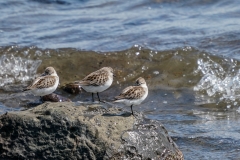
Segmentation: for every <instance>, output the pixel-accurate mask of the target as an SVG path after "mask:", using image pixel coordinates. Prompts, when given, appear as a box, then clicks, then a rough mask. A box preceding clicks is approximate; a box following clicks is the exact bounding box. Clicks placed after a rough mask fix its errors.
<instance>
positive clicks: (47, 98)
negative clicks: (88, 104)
mask: <svg viewBox="0 0 240 160" xmlns="http://www.w3.org/2000/svg"><path fill="white" fill-rule="evenodd" d="M41 101H43V102H46V101H49V102H71V100H70V99H68V98H66V97H63V96H60V95H58V94H55V93H51V94H49V95H45V96H42V97H41Z"/></svg>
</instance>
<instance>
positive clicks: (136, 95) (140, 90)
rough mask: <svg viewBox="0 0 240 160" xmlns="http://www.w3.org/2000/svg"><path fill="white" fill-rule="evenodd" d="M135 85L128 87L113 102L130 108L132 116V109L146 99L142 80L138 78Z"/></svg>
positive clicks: (143, 80)
mask: <svg viewBox="0 0 240 160" xmlns="http://www.w3.org/2000/svg"><path fill="white" fill-rule="evenodd" d="M136 84H137V86H129V87H127V88H125V89H124V90H123V91H122V93H120V95H119V96H116V97H115V99H116V100H115V101H114V102H121V103H124V104H125V105H127V106H130V107H131V111H132V115H133V116H134V114H133V110H132V107H133V106H135V105H139V104H140V103H142V101H143V100H144V99H146V97H147V95H148V87H147V84H146V81H145V79H144V78H142V77H139V78H138V79H137V80H136Z"/></svg>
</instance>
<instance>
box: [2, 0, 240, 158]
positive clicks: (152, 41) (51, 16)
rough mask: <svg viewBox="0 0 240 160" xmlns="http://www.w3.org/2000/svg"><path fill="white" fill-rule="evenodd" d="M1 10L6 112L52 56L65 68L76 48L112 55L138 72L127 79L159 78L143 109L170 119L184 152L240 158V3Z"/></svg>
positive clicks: (78, 0)
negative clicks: (17, 93)
mask: <svg viewBox="0 0 240 160" xmlns="http://www.w3.org/2000/svg"><path fill="white" fill-rule="evenodd" d="M0 10H1V16H0V67H1V68H0V69H1V70H0V75H1V78H0V82H1V84H0V89H1V91H0V93H1V95H0V100H1V101H2V103H3V106H2V104H1V106H2V107H0V108H1V110H0V113H4V112H5V111H8V110H9V108H8V107H6V106H14V107H15V108H16V107H17V106H19V104H22V103H25V102H26V101H28V99H27V98H26V97H25V96H20V98H19V99H17V100H14V101H12V99H11V97H9V96H8V94H9V93H13V92H15V91H19V89H18V87H14V86H19V83H23V82H24V83H25V82H27V81H29V79H31V78H33V76H34V75H35V74H36V72H37V69H38V67H39V65H40V64H43V63H47V62H45V61H47V58H46V57H44V56H45V55H47V56H48V59H49V61H50V62H51V65H52V64H55V65H56V66H58V69H64V68H66V67H64V65H63V67H62V66H61V65H58V64H57V63H55V61H56V60H59V58H58V57H59V56H62V57H64V56H66V57H68V56H67V54H70V53H72V52H74V51H75V50H81V51H87V52H89V54H90V51H95V52H96V53H95V52H94V53H95V54H104V53H109V54H110V55H112V56H109V64H112V65H113V66H112V67H113V68H117V69H122V70H123V71H124V72H127V71H128V72H130V71H132V72H133V73H132V74H128V75H127V74H126V75H124V76H123V77H121V78H122V79H124V80H126V82H127V83H132V79H133V78H134V76H138V75H139V73H141V74H143V75H144V76H146V77H150V78H149V79H148V80H147V83H148V86H149V88H150V92H149V96H148V98H147V99H146V101H145V102H144V103H143V104H142V105H141V106H140V107H137V108H134V110H136V111H138V112H143V113H144V114H145V115H146V117H148V118H150V119H157V120H159V121H161V122H162V123H163V124H164V125H165V126H166V128H167V130H168V131H169V134H170V135H171V136H172V137H173V138H174V140H175V142H176V143H177V145H178V146H179V148H180V150H181V151H182V152H183V153H184V157H185V159H187V160H193V159H194V160H195V159H196V160H198V159H199V160H205V159H206V160H208V159H224V160H227V159H240V154H239V150H240V139H239V137H240V135H239V133H240V127H239V126H240V125H239V124H240V114H239V112H240V108H239V106H240V105H239V104H240V101H239V100H238V99H239V95H240V83H239V80H240V65H239V60H240V47H239V46H240V28H239V26H240V21H239V18H240V1H238V0H228V1H225V0H187V1H178V0H135V1H117V0H116V1H113V0H112V1H110V0H98V1H87V0H68V1H67V0H8V1H0ZM62 48H72V50H71V51H69V50H64V49H62ZM30 52H31V54H30ZM55 52H57V53H58V54H59V55H58V56H57V57H54V56H52V55H51V53H52V54H53V53H55ZM115 53H116V54H117V55H118V56H116V54H115ZM125 53H126V54H125ZM122 54H123V55H122ZM33 55H34V56H33ZM42 57H43V58H42ZM95 57H97V56H95ZM75 58H76V57H75ZM81 58H82V61H83V62H81V64H83V65H84V66H85V65H86V66H89V63H88V62H89V58H88V57H86V58H85V59H84V57H81ZM66 59H67V58H66ZM96 59H97V58H96ZM96 59H94V60H96ZM133 59H134V60H135V62H136V63H131V60H133ZM72 61H74V59H72ZM84 61H86V63H85V64H84ZM96 61H97V60H96ZM127 61H128V63H126V62H127ZM50 62H49V63H50ZM63 63H64V62H63ZM65 63H67V62H65ZM129 63H130V67H133V66H135V67H136V68H134V69H132V70H131V69H130V67H126V64H129ZM140 63H142V64H140ZM26 64H27V66H28V67H25V66H26ZM114 65H115V66H114ZM66 66H67V64H66ZM122 66H124V67H125V68H124V67H122ZM40 67H41V65H40ZM61 67H62V68H61ZM139 67H140V69H138V68H139ZM84 71H86V73H85V72H84ZM87 72H88V70H87V69H85V68H84V69H82V73H83V74H84V75H85V74H87ZM9 73H10V74H9ZM16 74H17V75H18V76H17V77H16V76H15V75H16ZM65 74H66V75H67V73H65ZM62 75H64V74H63V73H62ZM164 79H165V80H164ZM119 81H121V80H119ZM122 81H123V80H122ZM9 84H10V86H9ZM11 84H14V85H12V86H11ZM116 85H117V84H116ZM6 86H7V87H6ZM123 86H126V84H124V85H123ZM115 89H119V90H120V89H122V88H121V87H120V88H116V87H115ZM119 90H117V91H119ZM117 91H114V89H113V90H109V91H107V92H106V93H103V95H102V96H103V97H104V95H105V96H110V98H112V97H111V96H112V95H113V94H112V93H114V94H115V92H117ZM58 92H59V93H62V92H60V91H59V90H58ZM86 97H88V95H86ZM78 98H79V97H76V98H75V99H78ZM110 98H109V99H110ZM128 110H129V109H128Z"/></svg>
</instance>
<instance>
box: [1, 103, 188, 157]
mask: <svg viewBox="0 0 240 160" xmlns="http://www.w3.org/2000/svg"><path fill="white" fill-rule="evenodd" d="M106 108H108V105H107V104H102V103H101V104H83V103H73V102H56V103H51V102H45V103H43V104H42V105H39V106H37V107H34V108H31V109H28V110H25V111H17V112H8V113H6V114H3V115H1V116H0V159H48V160H50V159H58V160H60V159H89V160H92V159H93V160H94V159H164V160H183V159H184V158H183V154H182V152H181V151H180V150H179V149H178V148H177V146H176V144H175V143H174V142H173V140H172V139H171V137H170V136H169V135H168V133H167V131H166V129H165V128H164V126H163V125H162V124H161V123H160V122H158V121H153V120H146V119H144V118H142V115H140V114H138V119H136V118H134V117H133V116H131V115H130V114H127V113H125V112H123V111H121V109H118V108H114V107H109V108H108V109H107V110H106Z"/></svg>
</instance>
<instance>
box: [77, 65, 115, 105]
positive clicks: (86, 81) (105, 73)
mask: <svg viewBox="0 0 240 160" xmlns="http://www.w3.org/2000/svg"><path fill="white" fill-rule="evenodd" d="M113 76H114V75H113V69H112V68H111V67H103V68H101V69H99V70H97V71H95V72H92V73H90V74H89V75H87V76H86V77H85V78H83V79H82V80H81V81H76V82H75V84H77V85H80V86H81V87H82V88H83V89H84V90H85V91H86V92H91V93H92V101H93V102H94V97H93V94H94V93H97V96H98V100H99V102H102V101H101V100H100V97H99V94H98V93H99V92H102V91H105V90H106V89H108V88H109V87H110V86H111V85H112V82H113Z"/></svg>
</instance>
